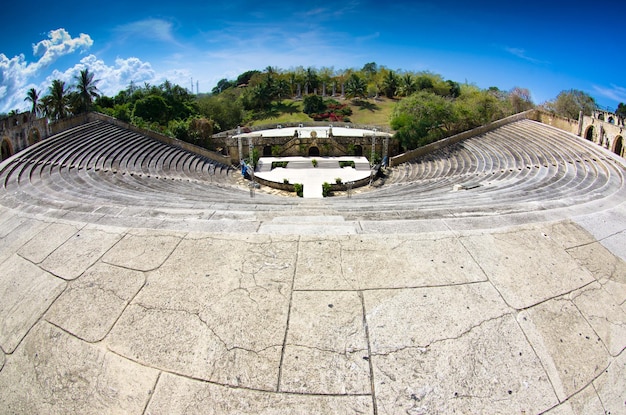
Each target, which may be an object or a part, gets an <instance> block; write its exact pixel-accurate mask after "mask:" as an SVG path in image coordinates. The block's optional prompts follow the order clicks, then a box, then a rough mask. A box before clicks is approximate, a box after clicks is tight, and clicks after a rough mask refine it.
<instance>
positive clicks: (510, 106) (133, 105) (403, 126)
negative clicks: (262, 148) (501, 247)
mask: <svg viewBox="0 0 626 415" xmlns="http://www.w3.org/2000/svg"><path fill="white" fill-rule="evenodd" d="M74 81H75V83H74V84H72V85H66V84H65V83H64V82H63V81H60V80H54V81H53V82H52V84H51V86H50V87H49V88H48V90H47V94H46V95H44V96H42V97H40V93H39V92H38V91H36V90H35V89H34V88H31V89H30V90H29V91H28V94H27V96H26V99H25V100H26V101H28V102H30V103H31V105H32V109H31V111H32V112H34V113H36V114H38V115H43V116H45V117H48V118H49V119H50V120H52V121H56V120H61V119H64V118H67V117H69V116H71V115H75V114H80V113H83V112H86V111H98V112H102V113H104V114H107V115H110V116H112V117H115V118H118V119H120V120H122V121H126V122H129V123H131V124H133V125H136V126H138V127H141V128H146V129H151V130H154V131H157V132H160V133H163V134H166V135H170V136H172V137H176V138H178V139H181V140H185V141H189V142H193V143H195V144H199V145H203V146H205V147H209V148H210V137H211V136H212V135H213V134H214V133H216V132H220V131H224V130H229V129H233V128H236V127H237V126H238V125H246V124H247V123H249V122H252V121H254V120H257V119H263V118H265V117H268V116H271V115H272V114H274V115H275V113H276V111H280V108H281V105H282V103H283V101H284V100H286V99H293V98H298V99H300V98H302V99H303V100H304V104H305V105H304V108H303V112H304V113H305V114H308V115H310V116H311V117H312V119H313V118H314V117H315V116H319V115H320V114H318V113H320V112H324V111H326V110H327V109H328V108H329V107H330V108H331V109H332V108H335V110H336V109H337V108H339V106H338V103H337V101H335V100H332V99H331V98H326V97H327V96H330V95H335V97H336V96H338V95H340V94H343V96H344V97H345V98H346V99H347V100H352V101H358V100H366V99H377V98H380V97H385V98H387V99H392V100H394V101H395V102H396V104H395V108H394V110H393V112H392V115H391V118H390V120H389V124H390V126H391V127H392V128H393V129H394V130H396V137H397V138H398V139H399V141H400V144H401V145H402V147H403V148H404V149H405V150H410V149H413V148H416V147H419V146H422V145H425V144H427V143H429V142H432V141H435V140H438V139H440V138H443V137H445V136H448V135H451V134H454V133H457V132H460V131H464V130H467V129H470V128H474V127H477V126H479V125H483V124H485V123H488V122H491V121H494V120H496V119H500V118H503V117H505V116H507V115H511V114H514V113H518V112H521V111H525V110H527V109H530V108H533V107H534V103H533V102H532V99H531V96H530V92H529V91H528V90H527V89H525V88H520V87H515V88H513V89H511V90H510V91H502V90H500V89H498V88H496V87H490V88H487V89H481V88H478V87H477V86H475V85H472V84H467V83H464V84H459V83H457V82H455V81H452V80H449V79H444V78H443V77H442V76H440V75H438V74H435V73H432V72H428V71H422V72H410V71H401V70H398V71H394V70H390V69H388V68H386V67H384V66H379V65H377V64H376V63H375V62H370V63H367V64H365V65H364V66H363V67H362V68H361V69H345V70H338V71H336V70H334V69H333V68H326V67H324V68H321V69H316V68H312V67H308V68H303V67H297V68H295V69H290V70H281V69H278V68H275V67H272V66H268V67H266V68H265V69H264V70H250V71H246V72H244V73H242V74H240V75H239V76H238V77H237V78H236V79H232V80H228V79H221V80H220V81H219V82H218V83H217V85H216V86H215V87H214V88H213V90H212V91H211V93H210V94H197V95H194V94H192V93H190V92H189V91H188V90H187V89H186V88H183V87H181V86H179V85H175V84H172V83H171V82H169V81H165V82H163V83H162V84H160V85H150V84H148V83H144V84H143V85H136V84H135V83H133V82H131V83H130V84H129V86H128V87H127V88H125V89H124V90H122V91H119V92H118V93H117V94H116V95H115V96H112V97H108V96H105V95H103V94H101V93H100V91H99V90H98V88H97V84H98V82H99V80H97V79H94V75H93V73H91V72H90V71H89V69H84V70H82V71H80V73H79V74H78V75H77V76H75V77H74ZM322 95H324V96H326V97H322ZM313 98H314V99H313ZM311 104H315V108H314V109H311V107H312V105H311ZM620 105H621V104H620ZM544 107H545V109H546V110H548V111H551V112H553V113H555V114H557V115H561V116H564V117H568V118H574V119H576V118H578V113H579V111H581V110H582V111H583V113H584V114H586V115H589V114H591V111H593V110H594V109H595V108H596V104H595V101H594V100H593V98H592V97H590V96H589V95H588V94H586V93H584V92H581V91H577V90H570V91H563V92H562V93H561V94H559V96H557V97H556V98H555V99H554V100H553V101H550V102H548V103H546V104H544ZM290 108H291V109H293V107H290ZM344 110H345V109H344ZM619 110H621V111H624V112H626V107H622V106H620V107H618V111H619ZM327 112H328V111H327ZM333 115H334V116H336V117H337V114H333ZM346 115H347V113H345V111H344V114H343V116H345V117H346V118H347V116H346ZM335 119H341V118H335Z"/></svg>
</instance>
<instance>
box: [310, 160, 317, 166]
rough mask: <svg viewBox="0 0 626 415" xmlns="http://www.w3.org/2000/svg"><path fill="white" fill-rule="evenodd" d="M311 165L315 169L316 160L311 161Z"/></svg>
mask: <svg viewBox="0 0 626 415" xmlns="http://www.w3.org/2000/svg"><path fill="white" fill-rule="evenodd" d="M311 164H313V167H317V160H316V159H313V160H311Z"/></svg>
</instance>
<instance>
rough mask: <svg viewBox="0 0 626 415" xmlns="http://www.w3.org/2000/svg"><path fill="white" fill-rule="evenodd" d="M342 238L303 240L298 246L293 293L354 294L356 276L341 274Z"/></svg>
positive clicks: (356, 287)
mask: <svg viewBox="0 0 626 415" xmlns="http://www.w3.org/2000/svg"><path fill="white" fill-rule="evenodd" d="M345 241H346V239H345V238H341V237H333V236H328V237H325V238H324V239H323V240H322V239H321V238H319V237H306V236H305V237H302V239H301V240H300V244H299V245H298V267H297V268H296V279H295V282H294V289H296V290H299V289H307V290H356V289H358V285H359V283H358V280H357V278H356V274H354V273H352V272H347V271H344V269H343V263H344V259H343V250H344V246H345V245H346V244H347V243H346V242H345Z"/></svg>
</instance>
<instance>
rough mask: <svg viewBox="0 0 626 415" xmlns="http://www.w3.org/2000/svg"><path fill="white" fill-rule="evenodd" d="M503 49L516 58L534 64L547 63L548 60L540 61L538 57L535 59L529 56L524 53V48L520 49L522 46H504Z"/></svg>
mask: <svg viewBox="0 0 626 415" xmlns="http://www.w3.org/2000/svg"><path fill="white" fill-rule="evenodd" d="M504 50H505V51H507V52H508V53H510V54H511V55H513V56H517V57H518V58H520V59H523V60H525V61H528V62H531V63H536V64H547V63H549V62H546V61H542V60H540V59H536V58H533V57H531V56H528V55H527V54H526V50H525V49H522V48H510V47H505V48H504Z"/></svg>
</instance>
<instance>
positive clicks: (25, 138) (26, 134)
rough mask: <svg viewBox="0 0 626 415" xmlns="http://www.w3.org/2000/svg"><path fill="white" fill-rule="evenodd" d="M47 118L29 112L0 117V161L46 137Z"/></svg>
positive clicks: (47, 130) (47, 134)
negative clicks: (37, 116)
mask: <svg viewBox="0 0 626 415" xmlns="http://www.w3.org/2000/svg"><path fill="white" fill-rule="evenodd" d="M49 135H50V131H49V129H48V120H47V118H36V116H35V115H34V114H32V113H30V112H23V113H20V114H15V115H10V116H7V117H4V118H2V119H0V149H1V151H0V161H2V160H5V159H7V158H9V157H11V156H12V155H14V154H15V153H17V152H19V151H22V150H23V149H25V148H26V147H28V146H31V145H33V144H35V143H37V142H39V141H41V140H42V139H44V138H46V137H48V136H49Z"/></svg>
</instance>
